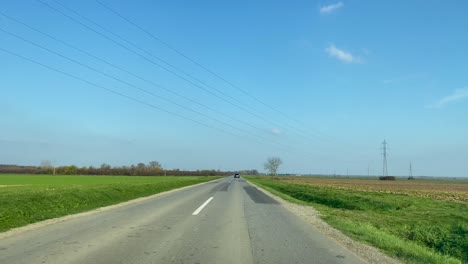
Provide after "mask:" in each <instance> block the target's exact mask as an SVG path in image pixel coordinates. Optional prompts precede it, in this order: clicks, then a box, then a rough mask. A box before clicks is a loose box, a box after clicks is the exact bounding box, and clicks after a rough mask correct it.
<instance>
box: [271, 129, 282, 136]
mask: <svg viewBox="0 0 468 264" xmlns="http://www.w3.org/2000/svg"><path fill="white" fill-rule="evenodd" d="M271 133H272V134H274V135H279V134H282V133H283V132H281V130H279V129H277V128H273V129H272V130H271Z"/></svg>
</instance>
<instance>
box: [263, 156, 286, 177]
mask: <svg viewBox="0 0 468 264" xmlns="http://www.w3.org/2000/svg"><path fill="white" fill-rule="evenodd" d="M282 163H283V161H281V159H280V158H279V157H270V158H268V160H267V161H266V162H265V164H263V166H264V167H265V170H267V171H268V173H269V174H270V175H271V176H276V172H277V171H278V167H279V166H280V165H281V164H282Z"/></svg>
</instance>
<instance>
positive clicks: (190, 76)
mask: <svg viewBox="0 0 468 264" xmlns="http://www.w3.org/2000/svg"><path fill="white" fill-rule="evenodd" d="M36 1H38V2H40V3H42V4H43V5H44V6H46V7H47V8H49V9H51V10H53V11H54V12H56V13H58V14H60V15H62V16H65V17H67V18H68V19H70V20H72V21H74V22H76V23H78V24H80V25H81V26H83V27H85V28H86V29H88V30H90V31H92V32H94V33H96V34H98V35H100V36H101V37H104V38H105V39H107V40H109V41H111V42H113V43H114V44H116V45H118V46H119V47H121V48H123V49H125V50H127V51H129V52H131V53H133V54H135V55H137V56H138V57H140V58H142V59H144V60H145V61H147V62H149V63H151V64H153V65H155V66H157V67H159V68H161V69H163V70H165V71H167V72H169V73H171V74H173V75H174V76H176V77H178V78H180V79H182V80H184V81H186V82H188V83H189V84H191V85H192V86H194V87H196V88H198V89H201V90H203V91H205V92H207V93H209V94H211V95H212V96H215V97H216V98H218V99H220V100H222V101H224V102H226V103H228V104H230V105H232V106H234V107H235V108H238V109H240V110H242V111H243V112H246V113H248V114H250V115H252V116H254V117H256V118H258V119H260V120H262V121H263V122H266V123H268V124H270V125H272V126H274V127H280V128H282V129H284V130H285V131H288V130H289V129H288V128H287V127H290V128H291V126H290V125H288V124H286V125H282V124H279V123H277V122H274V121H272V120H270V119H269V118H265V117H262V116H261V115H259V114H257V113H254V112H252V111H251V110H248V109H247V108H249V109H252V108H251V107H248V106H247V107H245V106H246V105H245V104H242V106H240V105H239V104H236V103H233V102H231V101H230V100H233V101H236V102H239V101H238V100H236V99H234V98H233V97H232V96H230V95H227V94H226V93H225V92H223V91H221V90H219V89H217V88H215V87H212V86H207V85H206V83H205V82H203V81H201V80H200V79H197V78H195V77H193V76H192V75H190V74H188V73H186V72H185V71H183V70H181V69H180V68H178V67H176V66H174V65H172V64H170V63H168V62H167V61H164V60H163V59H161V58H159V57H157V56H156V55H154V54H152V53H151V52H149V51H147V50H145V49H143V48H141V47H139V46H138V45H136V44H135V43H133V42H131V41H129V40H127V39H126V38H124V37H122V36H120V35H118V34H116V33H114V32H112V31H111V30H109V29H107V28H105V27H104V26H102V25H100V24H98V23H96V22H94V21H93V20H91V19H89V18H87V17H85V16H84V15H82V14H80V13H79V12H77V11H75V10H73V9H71V8H69V7H67V6H65V5H63V4H61V3H60V2H58V1H56V0H52V1H53V2H54V3H56V4H58V5H60V6H61V7H62V8H64V9H66V10H68V11H69V12H71V13H73V14H75V15H76V16H79V17H80V18H81V19H83V20H85V21H87V22H89V23H91V24H93V25H94V26H96V27H98V28H100V29H101V30H103V31H105V32H107V33H109V34H111V35H112V36H114V37H116V38H118V39H119V40H121V41H123V42H125V43H127V44H129V45H131V46H132V47H135V48H136V49H138V50H141V51H143V52H144V53H147V54H149V55H150V56H152V57H155V58H156V59H157V60H158V61H160V62H163V63H164V64H166V65H168V66H169V67H171V68H173V69H175V70H177V71H179V72H181V73H183V74H184V75H187V76H189V78H191V79H194V80H196V81H199V82H202V83H203V84H204V86H207V87H209V88H211V89H214V91H216V92H218V93H219V94H221V95H223V96H225V97H227V98H229V99H230V100H228V99H226V98H224V97H223V96H220V95H218V94H216V93H214V92H212V91H210V90H208V89H207V88H205V87H204V86H201V85H199V84H197V83H194V82H193V81H192V80H190V79H187V78H186V77H184V76H182V75H180V74H179V73H177V72H175V71H173V70H171V69H168V68H167V67H165V66H163V65H161V64H159V63H157V62H155V61H154V60H151V59H149V58H148V57H146V56H144V55H142V54H140V53H138V52H135V51H134V50H132V49H130V48H129V47H127V46H125V45H123V44H122V43H119V42H117V41H116V40H114V39H112V38H110V37H108V36H106V35H104V34H102V33H101V32H99V31H97V30H95V29H93V28H92V27H90V26H88V25H86V24H84V23H83V22H81V21H79V20H77V19H75V18H74V17H72V16H69V15H67V14H66V13H64V12H62V11H61V10H58V9H57V8H55V7H53V6H51V5H49V4H48V3H46V2H44V1H43V0H36ZM254 111H257V112H258V110H254ZM293 129H294V128H293ZM294 130H296V132H293V133H295V134H296V135H298V136H300V137H302V138H304V139H306V140H309V141H312V139H311V138H309V137H308V136H306V135H304V134H305V133H304V132H301V131H299V132H297V131H298V130H297V129H294ZM329 138H330V137H329ZM315 140H317V139H315Z"/></svg>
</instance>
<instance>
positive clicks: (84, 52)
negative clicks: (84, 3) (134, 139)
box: [0, 11, 265, 132]
mask: <svg viewBox="0 0 468 264" xmlns="http://www.w3.org/2000/svg"><path fill="white" fill-rule="evenodd" d="M0 15H2V16H4V17H6V18H8V19H10V20H12V21H14V22H16V23H18V24H21V25H23V26H25V27H27V28H29V29H31V30H33V31H35V32H37V33H39V34H42V35H44V36H46V37H48V38H50V39H52V40H54V41H57V42H59V43H61V44H63V45H65V46H67V47H69V48H72V49H74V50H76V51H79V52H81V53H83V54H85V55H87V56H89V57H91V58H93V59H95V60H97V61H100V62H102V63H104V64H106V65H108V66H111V67H113V68H116V69H118V70H120V71H123V72H125V73H127V74H129V75H131V76H133V77H135V78H137V79H139V80H142V81H144V82H146V83H149V84H151V85H152V86H155V87H157V88H158V89H163V90H164V91H166V92H169V93H171V94H174V95H176V96H178V97H180V98H183V99H185V100H187V101H189V102H191V103H194V104H196V105H198V106H201V107H203V108H205V109H208V110H210V111H212V112H214V113H217V114H219V115H222V116H224V117H227V118H229V119H231V120H234V121H236V122H239V123H241V124H244V125H246V126H249V127H251V128H254V129H256V130H258V131H261V132H265V130H264V129H262V128H259V127H258V126H255V125H252V124H250V123H247V122H245V121H243V120H241V119H239V118H236V117H234V116H232V115H228V114H225V113H223V112H221V111H220V110H219V109H214V108H212V107H210V106H207V105H205V104H202V103H200V102H198V101H196V100H193V99H191V98H189V97H187V96H185V95H183V94H180V93H178V92H175V91H174V90H172V89H169V88H166V87H165V86H162V85H160V84H157V83H155V82H153V81H151V80H148V79H147V78H144V77H142V76H140V75H137V74H135V73H133V72H131V71H129V70H126V69H124V68H122V67H120V66H117V65H115V64H113V63H110V62H108V61H107V60H104V59H102V58H100V57H98V56H96V55H94V54H92V53H90V52H87V51H85V50H83V49H81V48H78V47H76V46H74V45H71V44H69V43H67V42H65V41H63V40H61V39H59V38H57V37H54V36H52V35H50V34H48V33H45V32H43V31H41V30H39V29H37V28H35V27H33V26H31V25H28V24H26V23H24V22H22V21H19V20H18V19H16V18H13V17H11V16H9V15H7V14H5V13H3V12H1V11H0Z"/></svg>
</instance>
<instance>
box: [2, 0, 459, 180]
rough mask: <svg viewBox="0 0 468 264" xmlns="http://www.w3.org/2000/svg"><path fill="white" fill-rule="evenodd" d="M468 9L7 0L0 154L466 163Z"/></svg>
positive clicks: (94, 161)
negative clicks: (384, 148)
mask: <svg viewBox="0 0 468 264" xmlns="http://www.w3.org/2000/svg"><path fill="white" fill-rule="evenodd" d="M338 3H339V4H338ZM464 10H468V3H465V2H464V1H455V2H451V5H444V4H443V3H441V2H440V3H439V2H435V1H433V2H423V1H411V2H406V1H392V2H388V3H382V2H379V3H377V2H375V1H359V2H358V3H355V2H346V1H341V2H333V1H295V2H294V3H287V2H280V1H278V2H271V1H260V2H251V1H236V2H233V3H227V2H226V3H221V2H218V1H197V2H191V1H157V2H154V1H143V0H139V1H131V2H128V1H108V0H86V1H79V2H75V1H65V0H21V1H13V0H6V1H4V2H2V6H1V7H0V67H1V69H0V70H1V73H2V74H1V83H0V92H1V95H2V103H1V104H0V113H2V114H1V115H0V121H1V124H2V128H4V129H1V130H0V164H19V165H38V164H39V163H40V162H41V161H42V160H52V161H53V162H54V163H55V164H57V165H65V164H75V165H78V166H89V165H94V166H99V165H100V164H101V163H103V162H106V163H110V164H112V165H128V164H132V163H137V162H148V161H151V160H158V161H160V162H161V163H162V164H163V166H164V167H167V168H180V169H221V170H241V169H258V170H260V171H262V170H263V162H264V161H265V160H266V159H267V158H268V157H270V156H279V157H281V158H282V159H283V165H282V166H281V167H280V171H279V172H280V173H299V174H301V173H317V174H318V173H320V174H346V173H349V174H350V175H367V173H368V169H369V172H370V174H372V175H380V174H381V172H382V155H381V150H380V147H381V146H380V144H381V143H382V141H383V140H384V139H385V140H386V141H387V142H388V145H389V147H390V149H389V151H388V155H387V164H388V174H389V175H401V176H407V175H408V173H409V171H408V164H410V163H411V164H412V173H413V175H414V176H419V175H429V176H468V174H467V173H468V162H467V160H468V138H467V136H466V135H468V122H466V121H464V120H466V115H467V114H468V83H467V77H466V76H467V75H466V73H465V71H466V70H465V69H468V65H467V64H468V60H466V58H467V56H468V51H467V49H466V47H467V46H468V35H467V34H466V32H465V25H467V24H468V18H467V17H466V16H465V15H464Z"/></svg>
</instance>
